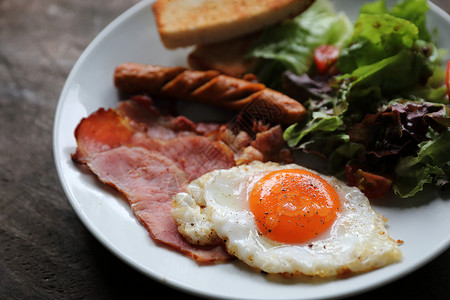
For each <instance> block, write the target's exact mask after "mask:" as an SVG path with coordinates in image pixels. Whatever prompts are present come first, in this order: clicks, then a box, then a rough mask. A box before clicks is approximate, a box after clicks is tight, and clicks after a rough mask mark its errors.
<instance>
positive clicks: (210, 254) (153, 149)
mask: <svg viewBox="0 0 450 300" xmlns="http://www.w3.org/2000/svg"><path fill="white" fill-rule="evenodd" d="M245 125H246V126H241V125H240V119H239V118H238V119H236V120H235V121H234V122H233V123H230V124H216V123H194V122H192V121H191V120H189V119H187V118H186V117H184V116H176V117H174V116H170V115H167V114H163V113H161V112H160V111H159V110H158V109H157V108H156V107H155V105H154V102H153V101H152V100H151V99H150V98H148V97H146V96H135V97H133V98H131V99H130V100H127V101H122V102H120V103H119V104H118V105H117V107H116V108H115V109H113V108H110V109H103V108H100V109H98V110H97V111H95V112H93V113H92V114H91V115H90V116H88V117H86V118H84V119H82V120H81V122H80V123H79V124H78V126H77V128H76V129H75V138H76V141H77V148H76V151H75V153H73V154H72V159H73V160H74V161H75V162H76V163H78V164H80V165H86V166H87V167H88V168H89V169H90V171H92V172H93V173H94V174H95V175H96V176H97V177H98V179H99V180H100V181H102V182H103V183H106V184H108V185H111V186H113V187H114V188H116V189H117V190H118V191H120V192H121V193H123V194H124V195H125V197H126V199H127V200H128V201H129V203H130V206H131V209H132V211H133V212H134V214H135V215H136V217H137V218H138V219H139V221H140V222H141V223H142V224H143V225H144V226H145V228H146V229H147V230H148V231H149V233H150V234H151V236H152V237H153V238H154V239H155V240H156V241H159V242H162V243H164V244H167V245H170V246H172V247H174V249H177V250H179V251H182V252H184V253H186V254H187V255H189V256H191V257H193V258H195V259H196V260H198V261H208V262H212V261H222V260H228V259H230V258H231V256H230V255H229V254H227V253H226V251H225V250H224V249H223V247H222V245H217V246H193V245H191V244H189V243H187V242H186V241H185V240H184V239H183V238H182V236H181V235H180V234H179V233H178V231H177V227H176V225H175V222H174V220H173V218H172V217H171V215H170V210H171V198H172V196H174V195H175V194H177V193H178V192H181V191H183V190H184V188H185V186H186V185H187V184H188V183H189V182H190V181H192V180H194V179H196V178H198V177H199V176H201V175H203V174H205V173H207V172H210V171H212V170H216V169H228V168H230V167H232V166H235V165H239V164H243V163H247V162H249V161H252V160H255V159H259V160H262V161H269V160H274V161H280V162H292V156H291V153H290V150H288V149H286V148H285V142H284V140H283V137H282V130H281V128H280V127H279V126H268V125H263V124H260V123H258V122H256V121H254V124H253V126H248V124H245Z"/></svg>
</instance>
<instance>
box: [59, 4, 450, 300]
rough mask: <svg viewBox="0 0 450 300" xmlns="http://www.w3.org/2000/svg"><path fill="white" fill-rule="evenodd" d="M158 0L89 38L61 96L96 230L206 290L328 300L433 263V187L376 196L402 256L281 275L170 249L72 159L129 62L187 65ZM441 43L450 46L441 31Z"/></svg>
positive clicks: (81, 199) (133, 256)
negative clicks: (374, 266) (351, 270)
mask: <svg viewBox="0 0 450 300" xmlns="http://www.w3.org/2000/svg"><path fill="white" fill-rule="evenodd" d="M151 3H152V1H142V2H140V3H138V4H136V5H135V6H134V7H132V8H130V9H129V10H128V11H126V12H125V13H124V14H122V15H121V16H120V17H118V18H117V19H116V20H115V21H114V22H112V23H111V24H110V25H109V26H108V27H106V28H105V29H104V30H103V31H102V32H101V33H100V34H99V35H98V36H97V37H96V38H95V39H94V41H93V42H92V43H91V44H90V45H89V47H88V48H87V49H86V50H85V51H84V53H83V54H82V55H81V57H80V58H79V60H78V62H77V63H76V64H75V66H74V68H73V70H72V71H71V73H70V75H69V77H68V79H67V82H66V84H65V86H64V89H63V91H62V94H61V98H60V100H59V105H58V108H57V112H56V117H55V123H54V155H55V161H56V166H57V170H58V173H59V176H60V180H61V183H62V186H63V188H64V190H65V192H66V194H67V197H68V199H69V201H70V203H71V204H72V206H73V208H74V210H75V212H76V213H77V215H78V216H79V218H80V219H81V220H82V222H83V223H84V225H85V226H86V227H87V228H88V229H89V230H90V231H91V232H92V234H93V235H94V236H95V237H96V238H97V239H98V240H99V241H100V242H101V243H103V244H104V245H105V246H106V248H108V249H109V250H110V251H111V252H113V253H114V254H115V255H117V256H118V257H120V258H121V259H122V260H123V261H125V262H126V263H128V264H129V265H131V266H132V267H134V268H136V269H138V270H139V271H141V272H143V273H144V274H146V275H148V276H150V277H151V278H153V279H156V280H158V281H160V282H163V283H165V284H168V285H169V286H172V287H175V288H178V289H181V290H183V291H185V292H188V293H192V294H195V295H199V296H205V297H215V298H227V299H237V298H239V299H279V298H283V299H319V298H327V299H329V298H333V297H342V296H349V295H354V294H357V293H361V292H364V291H367V290H369V289H373V288H375V287H378V286H380V285H383V284H386V283H387V282H390V281H392V280H395V279H397V278H399V277H401V276H404V275H406V274H407V273H409V272H412V271H414V270H416V269H417V268H419V267H420V266H422V265H424V264H425V263H427V262H428V261H430V260H431V259H433V258H434V257H436V256H437V255H438V254H440V253H441V252H442V251H444V250H445V249H446V248H447V247H448V246H449V244H450V218H449V217H448V216H449V215H450V199H449V198H450V195H449V194H448V193H447V194H439V193H437V192H435V191H428V192H424V193H422V194H421V196H420V197H417V198H415V199H411V200H408V201H401V200H399V199H385V200H383V201H378V202H376V203H374V207H375V209H377V210H378V211H380V212H381V213H382V214H383V215H384V216H385V217H387V218H388V220H389V221H388V229H389V232H390V236H391V237H392V238H394V239H401V240H403V241H404V244H403V245H402V246H401V249H402V251H403V253H404V258H403V260H402V262H400V263H397V264H393V265H390V266H387V267H385V268H382V269H379V270H375V271H372V272H369V273H366V274H361V275H358V276H354V277H351V278H348V279H345V280H331V281H323V280H304V279H303V280H294V279H289V280H287V279H283V280H281V279H275V278H272V277H271V276H264V275H261V274H260V273H258V272H254V271H252V270H250V269H249V268H247V267H245V266H244V265H242V264H241V263H239V262H234V263H227V264H221V265H214V266H200V265H198V264H197V263H195V262H194V261H193V260H191V259H189V258H186V257H185V256H183V255H181V254H179V253H177V252H174V251H172V250H170V249H168V248H166V247H161V246H158V245H155V244H154V242H153V241H152V240H151V238H150V237H149V234H148V233H147V231H146V230H145V229H144V227H143V226H141V225H140V223H139V222H138V221H137V220H136V218H135V217H134V215H133V213H132V212H131V210H130V208H129V205H128V204H127V203H126V201H125V200H123V198H121V197H120V196H119V194H118V193H116V192H115V191H114V190H113V189H110V188H107V187H105V186H104V185H101V184H99V183H98V182H97V180H96V178H95V177H94V176H92V175H91V174H89V173H86V172H83V171H81V170H80V169H79V168H77V166H76V165H75V164H73V163H72V161H71V159H70V154H71V153H73V152H74V150H75V147H76V143H75V139H74V136H73V132H74V129H75V127H76V126H77V124H78V123H79V122H80V120H81V118H83V117H86V116H88V115H89V114H90V113H92V112H93V111H95V110H97V109H98V108H100V107H115V105H116V104H117V102H118V96H117V92H116V90H115V88H114V86H113V82H112V74H113V70H114V67H115V66H116V65H118V64H120V63H123V62H131V61H133V62H140V63H154V64H161V65H167V66H175V65H185V64H186V54H187V53H188V50H187V49H184V50H177V51H167V50H165V49H164V48H163V46H162V45H161V43H160V40H159V37H158V34H157V31H156V27H155V24H154V19H153V15H152V12H151V9H150V6H151ZM361 3H363V2H362V1H357V0H341V1H334V4H335V7H336V10H337V11H345V12H347V13H348V15H349V16H350V17H351V18H352V19H353V20H354V19H355V16H356V15H357V13H358V11H359V7H360V5H361ZM428 24H429V28H438V29H439V33H442V32H444V33H445V32H448V31H449V30H450V17H449V16H448V15H447V14H446V13H445V12H443V11H442V10H441V9H439V8H438V7H436V6H434V5H432V4H431V11H430V14H429V17H428ZM438 43H439V45H440V46H441V47H445V48H449V49H450V40H449V39H446V40H445V39H444V35H442V34H441V35H440V37H439V39H438Z"/></svg>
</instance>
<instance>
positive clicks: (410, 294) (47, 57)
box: [0, 0, 450, 299]
mask: <svg viewBox="0 0 450 300" xmlns="http://www.w3.org/2000/svg"><path fill="white" fill-rule="evenodd" d="M137 2H138V1H137V0H97V1H90V0H40V1H30V0H0V299H78V298H82V299H125V298H127V299H144V298H146V299H149V298H152V297H153V298H155V297H154V296H155V295H156V294H158V293H161V294H163V295H164V296H165V297H170V296H178V297H183V299H194V297H193V296H191V295H187V294H184V293H182V292H180V291H177V290H174V289H172V288H170V287H167V286H165V285H162V284H160V283H157V282H155V281H153V280H152V279H150V278H148V277H146V276H144V275H142V274H141V273H139V272H138V271H136V270H134V269H132V268H130V267H129V266H128V265H126V264H125V263H123V262H122V261H121V260H120V259H118V258H117V257H115V256H114V255H113V254H111V253H110V252H109V251H108V250H107V249H105V248H104V247H103V246H102V245H101V244H100V243H99V242H98V241H97V240H96V239H95V238H94V237H93V236H92V235H91V234H90V233H89V232H88V231H87V229H86V228H85V227H84V226H83V225H82V223H81V222H80V220H79V219H78V217H77V215H76V214H75V212H74V210H73V209H72V207H71V206H70V204H69V201H68V199H67V198H66V195H65V194H64V192H63V190H62V188H61V185H60V183H59V180H58V176H57V173H56V169H55V164H54V161H53V153H52V129H53V119H54V114H55V110H56V106H57V102H58V98H59V95H60V92H61V90H62V87H63V85H64V82H65V80H66V77H67V75H68V74H69V72H70V70H71V68H72V66H73V65H74V63H75V62H76V60H77V59H78V57H79V56H80V54H81V53H82V51H83V50H84V49H85V47H86V46H87V45H88V44H89V42H90V41H91V40H92V39H93V38H94V37H95V36H96V35H97V34H98V33H99V32H100V31H101V30H102V29H103V28H104V27H105V26H106V25H107V24H108V23H110V22H111V21H112V20H113V19H114V18H116V17H117V16H118V15H119V14H121V13H122V12H123V11H125V10H126V9H127V8H129V7H130V6H132V5H133V4H135V3H137ZM434 2H435V3H437V4H438V5H440V6H441V7H442V8H444V10H446V11H447V12H450V0H435V1H434ZM448 270H450V250H447V251H445V252H444V253H442V254H441V255H440V256H439V257H437V258H436V259H434V260H433V261H431V262H430V263H429V264H427V265H425V266H424V267H422V268H420V269H419V270H417V271H415V272H413V273H412V274H410V275H407V276H406V277H403V278H401V279H399V280H397V281H395V282H393V283H391V284H388V285H386V286H382V287H380V288H378V289H376V290H373V291H370V292H368V293H366V294H364V295H359V296H355V297H354V299H362V298H363V297H367V296H375V297H378V299H384V297H386V296H391V297H400V296H401V297H402V299H448V297H449V296H448V294H450V285H449V282H450V272H448ZM381 297H383V298H381ZM156 298H159V297H156Z"/></svg>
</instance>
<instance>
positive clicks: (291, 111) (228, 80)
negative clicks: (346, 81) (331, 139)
mask: <svg viewBox="0 0 450 300" xmlns="http://www.w3.org/2000/svg"><path fill="white" fill-rule="evenodd" d="M114 84H115V85H116V87H117V88H118V89H119V90H120V91H123V92H127V93H143V92H144V93H148V94H150V95H155V96H158V95H159V96H164V97H172V98H176V99H182V100H190V101H196V102H202V103H208V104H211V105H216V106H219V107H224V108H227V109H232V110H235V111H245V112H247V113H249V114H251V115H252V116H256V117H258V118H262V119H265V120H267V121H269V122H272V123H280V124H283V125H288V124H292V123H295V122H299V121H301V120H302V119H303V118H304V117H305V115H306V111H305V108H304V107H303V105H302V104H300V103H299V102H297V101H296V100H294V99H292V98H290V97H288V96H286V95H284V94H282V93H280V92H277V91H275V90H272V89H269V88H267V87H266V86H265V85H264V84H262V83H258V82H252V81H247V80H244V79H240V78H235V77H232V76H228V75H224V74H221V73H220V72H218V71H214V70H210V71H195V70H188V69H185V68H183V67H163V66H157V65H144V64H135V63H125V64H121V65H119V66H117V67H116V69H115V73H114Z"/></svg>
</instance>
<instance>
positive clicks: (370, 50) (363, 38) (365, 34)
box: [338, 14, 419, 73]
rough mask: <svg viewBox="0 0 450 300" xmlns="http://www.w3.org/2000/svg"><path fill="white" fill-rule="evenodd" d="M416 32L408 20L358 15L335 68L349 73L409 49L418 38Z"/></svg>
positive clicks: (384, 16)
mask: <svg viewBox="0 0 450 300" xmlns="http://www.w3.org/2000/svg"><path fill="white" fill-rule="evenodd" d="M418 32H419V31H418V29H417V27H416V26H415V25H414V24H412V23H411V22H408V21H406V20H403V19H399V18H396V17H393V16H391V15H388V14H381V15H371V14H361V15H360V17H359V18H358V20H357V21H356V23H355V31H354V34H353V36H352V38H350V40H348V41H347V43H346V45H345V47H344V48H343V49H342V50H341V53H340V55H339V60H338V68H339V70H340V71H341V72H342V73H351V72H353V71H354V70H356V69H357V68H359V67H363V66H367V65H371V64H374V63H376V62H378V61H380V60H382V59H385V58H388V57H391V56H394V55H396V54H398V53H400V52H402V51H404V50H410V49H412V47H413V45H414V42H415V41H416V40H417V39H418Z"/></svg>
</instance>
